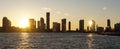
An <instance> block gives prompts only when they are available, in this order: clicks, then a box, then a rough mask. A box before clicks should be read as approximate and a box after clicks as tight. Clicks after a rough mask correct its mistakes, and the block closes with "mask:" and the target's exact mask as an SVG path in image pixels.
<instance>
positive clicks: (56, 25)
mask: <svg viewBox="0 0 120 49" xmlns="http://www.w3.org/2000/svg"><path fill="white" fill-rule="evenodd" d="M53 32H60V23H57V22H53Z"/></svg>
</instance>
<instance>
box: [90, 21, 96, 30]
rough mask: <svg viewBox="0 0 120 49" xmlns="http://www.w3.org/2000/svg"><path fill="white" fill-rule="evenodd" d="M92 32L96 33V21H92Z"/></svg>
mask: <svg viewBox="0 0 120 49" xmlns="http://www.w3.org/2000/svg"><path fill="white" fill-rule="evenodd" d="M90 31H91V32H95V21H94V20H92V24H91V26H90Z"/></svg>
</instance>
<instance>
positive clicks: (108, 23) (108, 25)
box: [107, 19, 111, 27]
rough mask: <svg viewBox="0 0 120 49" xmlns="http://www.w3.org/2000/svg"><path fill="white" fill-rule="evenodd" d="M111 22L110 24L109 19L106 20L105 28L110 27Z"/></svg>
mask: <svg viewBox="0 0 120 49" xmlns="http://www.w3.org/2000/svg"><path fill="white" fill-rule="evenodd" d="M110 24H111V22H110V19H108V20H107V27H111V25H110Z"/></svg>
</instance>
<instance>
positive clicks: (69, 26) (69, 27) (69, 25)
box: [68, 21, 71, 31]
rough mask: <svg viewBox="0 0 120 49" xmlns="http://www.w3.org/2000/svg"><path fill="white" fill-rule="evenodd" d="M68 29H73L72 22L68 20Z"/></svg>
mask: <svg viewBox="0 0 120 49" xmlns="http://www.w3.org/2000/svg"><path fill="white" fill-rule="evenodd" d="M68 31H71V22H70V21H69V22H68Z"/></svg>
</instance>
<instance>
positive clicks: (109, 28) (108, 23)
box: [105, 19, 112, 32]
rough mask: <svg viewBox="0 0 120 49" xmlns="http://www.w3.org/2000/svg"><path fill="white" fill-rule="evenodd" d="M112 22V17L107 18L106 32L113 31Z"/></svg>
mask: <svg viewBox="0 0 120 49" xmlns="http://www.w3.org/2000/svg"><path fill="white" fill-rule="evenodd" d="M110 24H111V21H110V19H108V20H107V27H106V29H105V32H111V31H112V29H111V25H110Z"/></svg>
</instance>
